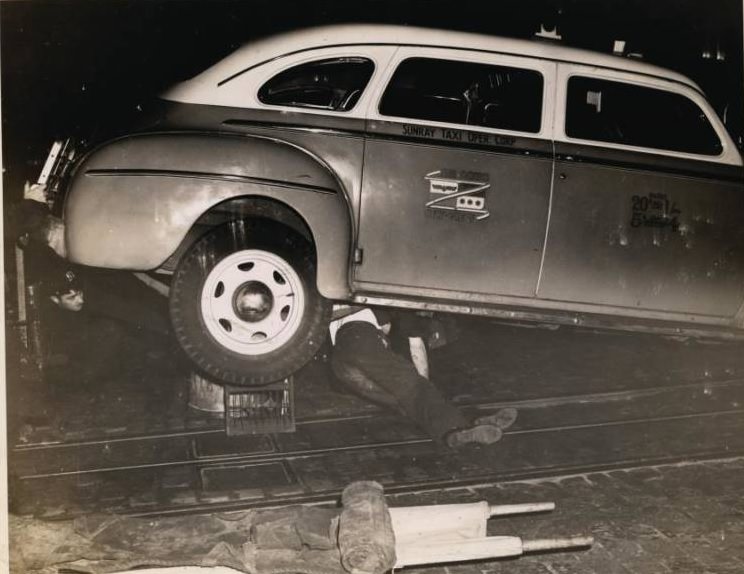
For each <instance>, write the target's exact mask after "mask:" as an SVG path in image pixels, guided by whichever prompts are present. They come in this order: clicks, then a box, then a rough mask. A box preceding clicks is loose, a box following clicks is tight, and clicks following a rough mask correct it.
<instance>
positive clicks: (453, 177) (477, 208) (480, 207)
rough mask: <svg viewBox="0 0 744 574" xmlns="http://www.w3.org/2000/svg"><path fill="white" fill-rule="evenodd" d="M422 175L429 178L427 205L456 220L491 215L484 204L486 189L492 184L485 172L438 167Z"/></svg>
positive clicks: (475, 219) (474, 218) (428, 207)
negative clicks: (438, 168)
mask: <svg viewBox="0 0 744 574" xmlns="http://www.w3.org/2000/svg"><path fill="white" fill-rule="evenodd" d="M424 179H426V180H427V181H428V182H429V201H427V202H426V207H427V209H429V210H434V211H437V212H439V213H440V214H441V215H442V216H443V217H448V218H451V219H456V220H458V221H462V220H465V221H468V220H469V221H479V220H481V219H486V218H487V217H488V216H489V215H491V213H490V212H489V211H488V209H487V207H486V191H488V189H489V188H490V187H491V183H490V179H489V176H488V174H487V173H481V172H476V171H458V170H454V169H440V170H437V171H433V172H431V173H428V174H426V176H424Z"/></svg>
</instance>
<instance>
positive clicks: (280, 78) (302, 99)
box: [258, 57, 375, 112]
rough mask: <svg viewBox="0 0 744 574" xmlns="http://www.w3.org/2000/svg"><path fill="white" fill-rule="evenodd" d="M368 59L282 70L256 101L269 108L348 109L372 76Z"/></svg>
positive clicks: (261, 90) (312, 63)
mask: <svg viewBox="0 0 744 574" xmlns="http://www.w3.org/2000/svg"><path fill="white" fill-rule="evenodd" d="M374 69H375V65H374V64H373V63H372V61H371V60H369V59H367V58H356V57H355V58H329V59H325V60H318V61H315V62H307V63H305V64H300V65H298V66H294V67H292V68H289V69H288V70H284V71H282V72H280V73H278V74H277V75H276V76H274V77H273V78H271V79H270V80H269V81H268V82H266V83H265V84H264V85H263V86H261V89H260V90H259V91H258V99H259V101H261V102H262V103H264V104H268V105H272V106H292V107H296V108H316V109H319V110H333V111H341V112H346V111H349V110H351V109H352V108H353V107H354V106H355V105H356V103H357V102H358V101H359V98H360V97H361V95H362V92H363V91H364V88H365V87H366V86H367V83H368V82H369V79H370V78H371V77H372V72H374Z"/></svg>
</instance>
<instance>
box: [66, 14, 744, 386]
mask: <svg viewBox="0 0 744 574" xmlns="http://www.w3.org/2000/svg"><path fill="white" fill-rule="evenodd" d="M742 174H743V172H742V158H741V155H740V154H739V151H738V150H737V148H736V146H735V145H734V143H733V142H732V140H731V137H730V136H729V134H728V133H727V131H726V129H725V127H724V126H723V124H722V122H721V120H720V119H719V118H718V116H717V115H716V112H715V111H714V109H713V108H712V107H711V105H710V104H709V102H708V101H707V100H706V98H705V95H704V94H703V92H702V91H701V89H700V88H699V87H698V86H697V85H696V84H695V83H694V82H693V81H691V80H690V79H688V78H686V77H685V76H682V75H680V74H678V73H675V72H672V71H670V70H666V69H663V68H659V67H656V66H652V65H650V64H647V63H644V62H640V61H638V60H633V59H628V58H623V57H618V56H613V55H608V54H599V53H593V52H588V51H583V50H577V49H571V48H568V47H564V46H560V45H557V44H555V43H547V42H537V41H526V40H515V39H506V38H497V37H490V36H483V35H476V34H470V33H462V32H451V31H443V30H430V29H419V28H411V27H396V26H378V25H356V26H351V25H348V26H332V27H323V28H314V29H309V30H301V31H296V32H291V33H286V34H282V35H278V36H274V37H270V38H267V39H264V40H261V41H258V42H254V43H251V44H248V45H246V46H244V47H242V48H240V49H238V50H237V51H236V52H235V53H233V54H231V55H230V56H228V57H226V58H225V59H224V60H222V61H220V62H218V63H217V64H215V65H214V66H212V67H210V68H209V69H207V70H206V71H204V72H203V73H201V74H199V75H198V76H196V77H194V78H192V79H190V80H188V81H185V82H183V83H180V84H178V85H176V86H173V87H172V88H171V89H170V90H168V91H167V92H166V93H164V94H162V96H161V109H160V111H159V113H158V115H157V117H155V118H154V119H153V120H152V121H151V122H150V123H149V124H148V125H147V126H146V127H145V128H144V129H138V130H133V131H132V133H129V134H127V135H125V136H123V137H119V138H117V139H114V140H112V141H108V142H105V143H103V144H102V145H100V146H99V147H97V148H96V149H94V150H92V151H91V152H89V153H87V154H86V155H85V156H84V157H83V158H82V160H81V161H80V162H79V163H78V165H77V166H76V167H75V170H74V172H73V175H72V177H71V179H70V183H69V186H68V190H67V193H66V199H65V206H64V214H65V222H66V242H67V250H68V253H69V257H70V259H72V260H73V261H75V262H77V263H83V264H87V265H94V266H101V267H109V268H118V269H132V270H152V269H161V270H165V271H167V272H173V278H172V285H171V295H170V297H171V315H172V320H173V325H174V332H175V333H176V336H177V337H178V339H179V341H180V342H181V344H182V346H183V348H184V349H185V351H186V352H187V354H188V355H189V356H190V357H191V358H192V359H193V360H194V361H195V362H196V363H197V364H198V365H199V366H200V367H201V368H202V369H203V370H204V371H206V372H207V373H208V374H210V375H212V376H214V377H216V378H219V379H221V380H224V381H226V382H230V383H233V384H242V385H256V384H262V383H265V382H269V381H273V380H276V379H279V378H281V377H284V376H286V375H288V374H290V373H291V372H293V371H295V370H297V369H298V368H299V367H300V366H301V365H302V364H304V363H305V362H306V361H307V360H308V359H309V358H310V357H312V356H313V354H314V353H315V352H317V349H318V347H319V345H320V344H321V342H322V341H323V339H324V338H325V336H326V331H327V323H328V318H329V309H330V305H331V302H333V301H344V302H352V303H359V304H365V305H380V306H392V307H403V308H409V309H417V310H426V311H432V312H447V313H462V314H471V315H483V316H489V317H495V318H499V319H506V320H517V321H536V322H539V323H547V324H573V325H575V324H578V325H588V326H593V327H607V328H616V329H631V330H640V331H655V332H660V333H672V334H686V335H693V336H694V335H701V336H703V335H705V336H724V337H737V336H740V335H741V334H744V332H742V331H741V329H742V327H744V306H743V303H744V188H743V185H742V184H743V181H744V180H743V178H742Z"/></svg>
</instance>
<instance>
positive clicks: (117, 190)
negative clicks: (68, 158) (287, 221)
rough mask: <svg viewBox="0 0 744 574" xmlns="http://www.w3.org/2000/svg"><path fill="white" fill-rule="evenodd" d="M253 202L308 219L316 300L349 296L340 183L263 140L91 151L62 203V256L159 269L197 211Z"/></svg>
mask: <svg viewBox="0 0 744 574" xmlns="http://www.w3.org/2000/svg"><path fill="white" fill-rule="evenodd" d="M250 196H259V197H268V198H271V199H273V200H276V201H279V202H282V203H284V204H286V205H287V206H289V207H290V208H292V209H293V210H294V211H296V212H297V213H298V214H299V216H300V217H302V218H303V219H304V220H305V222H306V223H307V225H308V227H309V228H310V230H311V232H312V234H313V239H314V242H315V247H316V252H317V273H318V289H319V291H320V293H321V294H322V295H324V296H325V297H329V298H339V297H345V296H346V295H348V289H349V286H348V265H349V250H350V244H351V223H350V216H349V209H348V206H347V203H346V199H345V195H344V193H343V191H342V189H341V187H340V184H339V183H338V181H337V180H336V179H335V178H334V176H333V174H332V173H331V172H330V170H329V169H328V168H327V167H326V166H324V165H322V164H321V163H320V162H319V161H318V160H316V159H315V158H314V157H313V156H311V155H310V154H308V153H306V152H304V151H303V150H300V149H298V148H296V147H294V146H291V145H288V144H284V143H281V142H277V141H274V140H271V139H264V138H247V137H231V136H224V137H223V136H209V135H200V134H177V135H174V134H145V135H140V136H134V137H128V138H124V139H120V140H115V141H113V142H110V143H109V144H107V145H105V146H103V147H101V148H99V149H98V150H96V151H94V152H93V153H91V154H90V155H89V156H88V157H87V158H86V159H85V160H84V161H83V163H82V164H81V165H80V166H79V167H78V168H77V170H76V172H75V176H74V178H73V180H72V182H71V184H70V188H69V191H68V195H67V199H66V202H65V223H66V244H67V250H68V257H69V259H70V260H71V261H73V262H75V263H81V264H84V265H91V266H95V267H106V268H112V269H132V270H149V269H155V268H158V267H160V266H161V265H162V264H163V262H165V261H166V260H167V259H168V257H170V256H171V255H172V254H173V253H174V252H175V250H176V249H177V248H178V246H179V245H180V243H181V242H182V241H183V239H184V238H185V236H186V234H187V233H188V231H189V229H190V228H191V227H192V226H193V225H194V223H195V222H196V221H197V219H199V217H200V216H201V215H202V214H203V213H205V212H206V211H208V210H209V209H211V208H212V207H214V206H216V205H217V204H219V203H221V202H223V201H226V200H229V199H232V198H236V197H250Z"/></svg>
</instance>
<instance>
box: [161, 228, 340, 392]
mask: <svg viewBox="0 0 744 574" xmlns="http://www.w3.org/2000/svg"><path fill="white" fill-rule="evenodd" d="M329 314H330V305H329V304H328V302H327V301H325V300H324V299H323V298H322V297H321V296H320V295H319V294H318V293H317V290H316V289H315V254H314V252H313V249H312V246H311V245H310V244H309V243H308V242H307V241H306V240H305V239H304V238H303V237H301V236H300V235H299V234H297V233H296V232H294V231H293V230H291V229H289V228H287V227H285V226H283V225H281V224H278V223H276V222H274V221H270V220H264V219H255V220H246V221H241V222H235V223H232V224H227V225H223V226H220V227H218V228H215V229H214V230H213V231H211V232H210V233H209V234H207V235H206V236H204V237H203V238H201V239H200V240H199V241H197V242H196V244H195V245H194V246H193V247H192V248H191V249H190V250H189V251H188V252H187V254H186V255H185V256H184V257H183V259H182V260H181V262H180V264H179V266H178V269H177V270H176V273H175V275H174V279H173V283H172V285H171V320H172V322H173V328H174V332H175V333H176V337H177V338H178V340H179V342H180V343H181V346H182V347H183V349H184V351H186V354H187V355H189V357H190V358H191V359H192V360H193V361H194V362H195V363H196V365H197V366H198V367H199V368H200V370H201V371H203V372H204V373H205V374H206V375H207V376H210V377H212V378H216V379H219V380H222V381H224V382H226V383H231V384H237V385H260V384H265V383H269V382H273V381H276V380H280V379H281V378H283V377H285V376H287V375H289V374H291V373H293V372H294V371H296V370H298V369H299V368H300V367H301V366H302V365H304V364H305V362H307V361H308V360H309V359H310V358H312V356H313V355H314V354H315V352H316V351H317V349H318V348H319V346H320V344H321V343H322V342H323V340H324V338H325V335H326V331H327V327H328V320H329Z"/></svg>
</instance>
